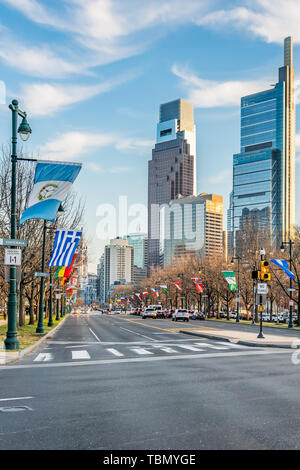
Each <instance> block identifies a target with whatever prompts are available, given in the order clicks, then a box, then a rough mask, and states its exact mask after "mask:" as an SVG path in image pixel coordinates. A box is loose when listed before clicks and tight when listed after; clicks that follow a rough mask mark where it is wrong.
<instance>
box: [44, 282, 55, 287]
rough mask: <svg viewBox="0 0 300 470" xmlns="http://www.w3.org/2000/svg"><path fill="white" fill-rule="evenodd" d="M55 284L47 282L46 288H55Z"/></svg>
mask: <svg viewBox="0 0 300 470" xmlns="http://www.w3.org/2000/svg"><path fill="white" fill-rule="evenodd" d="M53 286H55V284H51V282H46V284H45V287H53Z"/></svg>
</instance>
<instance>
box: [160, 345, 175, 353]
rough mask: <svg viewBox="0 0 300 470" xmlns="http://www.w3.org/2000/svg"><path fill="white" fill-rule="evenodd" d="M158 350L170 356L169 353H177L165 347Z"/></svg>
mask: <svg viewBox="0 0 300 470" xmlns="http://www.w3.org/2000/svg"><path fill="white" fill-rule="evenodd" d="M159 349H160V350H161V351H164V352H166V353H169V354H171V353H177V351H175V349H172V348H168V347H167V346H162V347H161V346H160V347H159Z"/></svg>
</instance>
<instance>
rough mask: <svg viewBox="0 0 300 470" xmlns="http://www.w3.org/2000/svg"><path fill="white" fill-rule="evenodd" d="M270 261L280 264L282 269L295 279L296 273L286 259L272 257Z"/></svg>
mask: <svg viewBox="0 0 300 470" xmlns="http://www.w3.org/2000/svg"><path fill="white" fill-rule="evenodd" d="M270 261H271V262H272V263H274V264H276V265H277V266H279V267H280V268H281V269H283V271H284V272H285V274H287V275H288V276H289V277H291V278H292V279H295V274H293V273H292V271H290V270H289V268H288V263H287V261H286V260H285V259H270Z"/></svg>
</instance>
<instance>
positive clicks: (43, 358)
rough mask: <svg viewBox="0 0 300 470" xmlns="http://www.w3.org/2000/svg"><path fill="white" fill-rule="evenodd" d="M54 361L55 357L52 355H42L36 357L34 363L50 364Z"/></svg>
mask: <svg viewBox="0 0 300 470" xmlns="http://www.w3.org/2000/svg"><path fill="white" fill-rule="evenodd" d="M52 359H53V356H52V354H51V353H40V354H38V355H37V356H36V358H35V359H34V362H48V361H51V360H52Z"/></svg>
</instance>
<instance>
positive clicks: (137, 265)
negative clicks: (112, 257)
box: [125, 233, 148, 284]
mask: <svg viewBox="0 0 300 470" xmlns="http://www.w3.org/2000/svg"><path fill="white" fill-rule="evenodd" d="M125 239H126V240H128V244H129V245H130V246H132V247H133V283H134V284H139V283H140V282H141V281H142V280H143V279H144V278H145V277H147V256H148V239H147V234H146V233H132V234H130V235H127V236H126V237H125Z"/></svg>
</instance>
